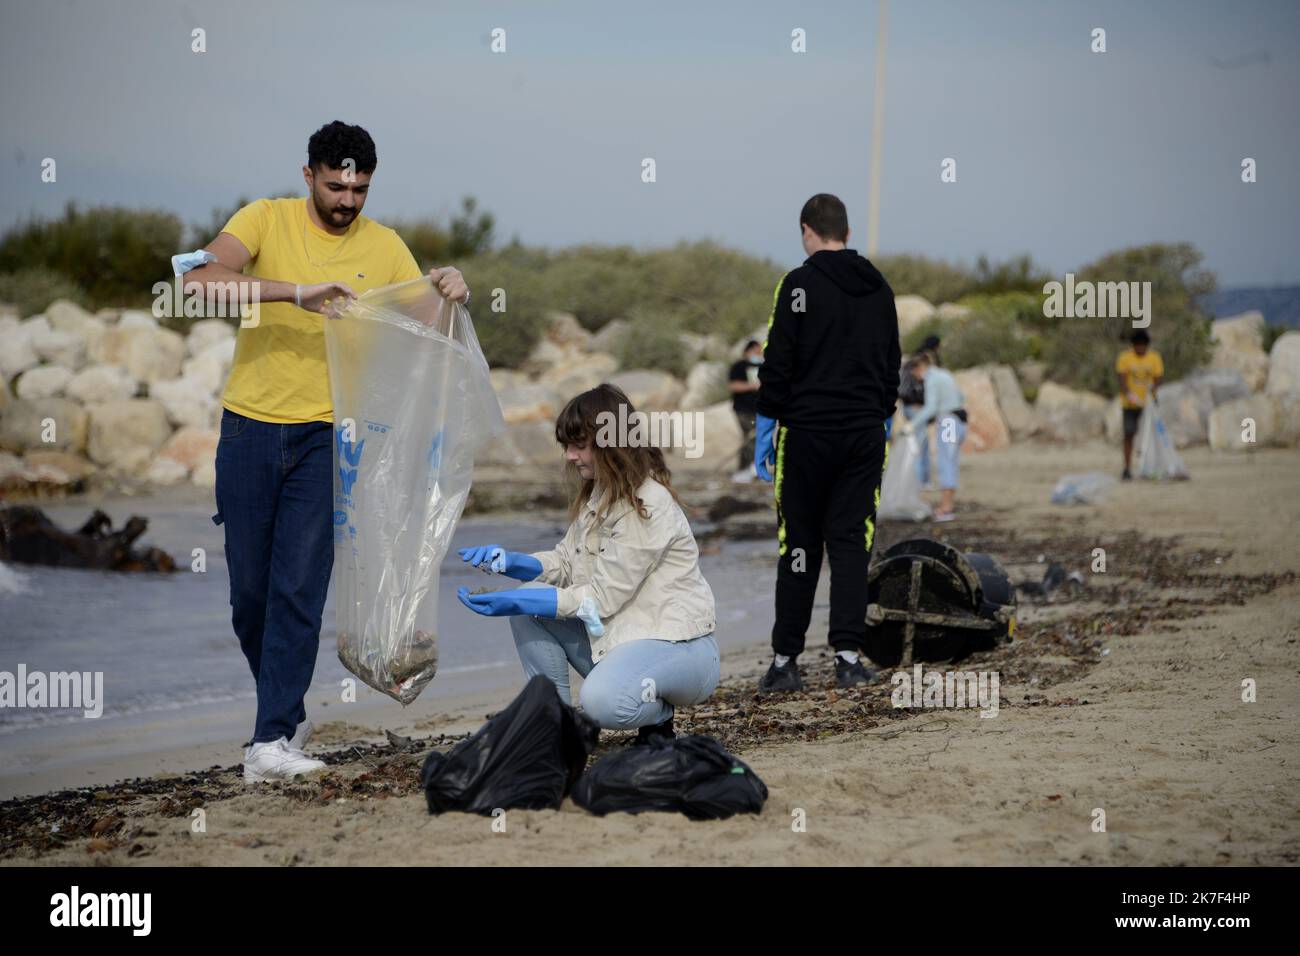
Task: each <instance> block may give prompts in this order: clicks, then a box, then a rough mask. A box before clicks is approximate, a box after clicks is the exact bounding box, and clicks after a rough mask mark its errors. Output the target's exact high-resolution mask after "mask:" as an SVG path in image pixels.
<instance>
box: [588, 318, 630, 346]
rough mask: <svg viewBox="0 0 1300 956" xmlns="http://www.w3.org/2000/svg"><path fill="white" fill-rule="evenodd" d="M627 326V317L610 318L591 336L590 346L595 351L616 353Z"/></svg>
mask: <svg viewBox="0 0 1300 956" xmlns="http://www.w3.org/2000/svg"><path fill="white" fill-rule="evenodd" d="M629 328H631V326H630V325H629V323H628V321H627V319H610V320H609V321H608V322H606V323H605V324H604V325H602V326H601V327H600V329H599V330H598V331H597V332H596V334H595V335H593V336H592V337H591V342H590V347H591V348H592V349H593V350H595V351H597V352H611V353H617V352H618V350H619V348H620V346H621V345H622V344H623V336H625V335H626V334H627V330H628V329H629Z"/></svg>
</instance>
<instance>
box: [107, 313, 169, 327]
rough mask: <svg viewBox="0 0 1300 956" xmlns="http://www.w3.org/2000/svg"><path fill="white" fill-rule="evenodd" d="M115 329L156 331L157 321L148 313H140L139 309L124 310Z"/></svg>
mask: <svg viewBox="0 0 1300 956" xmlns="http://www.w3.org/2000/svg"><path fill="white" fill-rule="evenodd" d="M117 327H118V328H119V329H156V328H159V325H158V320H157V319H155V318H154V317H153V316H152V315H150V314H149V313H148V312H141V311H140V310H139V309H126V310H124V311H123V312H122V314H121V315H120V316H119V317H118V320H117Z"/></svg>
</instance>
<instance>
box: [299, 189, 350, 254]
mask: <svg viewBox="0 0 1300 956" xmlns="http://www.w3.org/2000/svg"><path fill="white" fill-rule="evenodd" d="M310 201H311V200H309V199H304V200H303V202H310ZM306 216H307V218H306V219H304V220H303V221H302V254H303V255H304V256H306V257H307V261H308V262H310V263H311V264H312V265H314V266H315V267H316V268H317V269H320V268H322V267H324V266H327V265H329V264H330V263H331V262H333V261H334V260H335V259H337V258H338V257H339V255H340V254H341V253H342V252H343V247H344V246H346V245H347V244H348V243H349V242H351V241H352V234H351V233H349V234H348V235H347V236H346V237H345V238H344V239H343V241H342V242H340V243H339V247H338V248H337V249H335V250H334V255H332V256H330V257H329V258H328V259H326V260H325V261H324V262H317V261H316V260H315V259H313V258H312V257H311V252H309V251H308V249H307V220H308V219H311V213H310V212H308V213H307V214H306Z"/></svg>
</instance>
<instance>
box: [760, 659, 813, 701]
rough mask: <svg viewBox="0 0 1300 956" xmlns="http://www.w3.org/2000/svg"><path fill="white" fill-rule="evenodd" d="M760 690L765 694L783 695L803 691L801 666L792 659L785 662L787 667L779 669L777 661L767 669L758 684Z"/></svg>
mask: <svg viewBox="0 0 1300 956" xmlns="http://www.w3.org/2000/svg"><path fill="white" fill-rule="evenodd" d="M758 689H759V691H761V692H763V693H768V694H772V693H783V692H788V691H794V690H803V681H802V680H801V679H800V678H799V665H798V664H797V663H796V662H795V659H794V658H793V657H792V658H790V660H788V661H786V662H785V667H777V666H776V661H773V662H772V665H771V666H770V667H769V668H768V669H767V673H766V674H764V675H763V677H762V679H761V680H759V682H758Z"/></svg>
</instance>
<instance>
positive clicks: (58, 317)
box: [45, 299, 103, 332]
mask: <svg viewBox="0 0 1300 956" xmlns="http://www.w3.org/2000/svg"><path fill="white" fill-rule="evenodd" d="M45 318H46V319H47V320H48V321H49V323H50V328H52V329H58V330H59V331H61V332H84V331H85V330H86V329H87V328H88V327H92V326H95V325H101V326H102V325H103V323H102V322H101V321H100V320H99V319H97V318H95V316H93V315H91V314H90V313H89V312H87V311H86V310H85V309H83V308H82V307H81V306H79V305H77V303H75V302H70V301H68V300H67V299H56V300H55V301H54V302H51V303H50V305H49V307H48V308H46V310H45Z"/></svg>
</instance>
